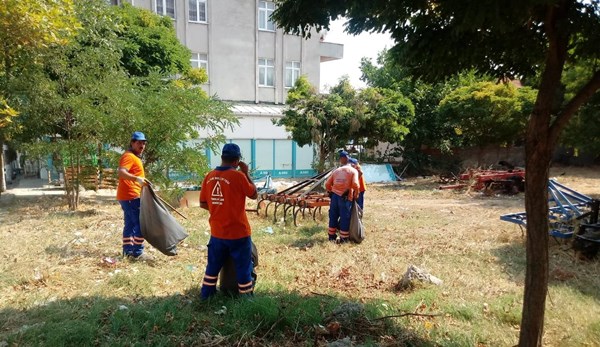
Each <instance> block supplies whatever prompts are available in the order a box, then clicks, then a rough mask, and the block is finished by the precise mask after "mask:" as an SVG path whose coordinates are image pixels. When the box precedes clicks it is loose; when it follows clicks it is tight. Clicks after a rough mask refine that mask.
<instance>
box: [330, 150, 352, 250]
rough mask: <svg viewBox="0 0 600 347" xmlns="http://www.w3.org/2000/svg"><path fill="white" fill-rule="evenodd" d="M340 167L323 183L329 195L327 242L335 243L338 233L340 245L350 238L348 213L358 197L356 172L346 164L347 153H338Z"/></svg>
mask: <svg viewBox="0 0 600 347" xmlns="http://www.w3.org/2000/svg"><path fill="white" fill-rule="evenodd" d="M339 156H340V164H341V166H340V167H339V168H337V169H335V170H334V171H333V173H332V174H331V175H330V176H329V178H327V181H326V182H325V189H327V191H328V192H329V193H330V194H329V195H330V197H331V202H330V204H329V229H328V234H329V241H336V239H337V230H339V231H340V243H345V242H348V240H349V239H348V237H349V236H350V212H351V210H352V201H353V200H355V199H356V198H357V197H358V190H359V184H358V171H356V169H355V168H353V167H352V166H351V165H350V163H349V162H348V152H346V151H340V152H339Z"/></svg>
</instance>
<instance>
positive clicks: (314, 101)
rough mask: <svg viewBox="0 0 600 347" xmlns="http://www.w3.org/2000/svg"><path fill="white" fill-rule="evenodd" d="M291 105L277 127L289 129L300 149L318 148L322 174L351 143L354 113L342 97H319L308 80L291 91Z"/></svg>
mask: <svg viewBox="0 0 600 347" xmlns="http://www.w3.org/2000/svg"><path fill="white" fill-rule="evenodd" d="M342 83H343V82H342ZM342 83H340V84H342ZM336 87H340V88H341V86H340V85H338V86H336ZM287 103H288V105H289V107H288V109H287V110H286V111H285V113H284V116H283V117H282V118H281V119H279V120H278V121H277V125H280V126H281V125H282V126H285V128H286V130H287V131H289V132H291V133H292V138H293V139H294V141H296V142H298V145H300V146H304V145H307V144H314V145H315V147H316V148H317V150H318V154H319V163H318V165H317V168H318V170H322V169H323V168H324V167H325V161H326V160H327V159H328V158H330V154H331V153H332V152H333V151H335V149H336V148H339V147H341V146H343V145H344V144H345V143H346V142H347V140H348V133H349V131H350V115H351V112H352V110H351V109H350V108H348V107H347V106H346V105H345V104H344V100H343V99H342V97H341V96H340V95H338V94H335V93H332V94H330V95H320V94H318V93H317V91H316V90H315V88H314V87H312V86H311V85H310V83H308V81H307V79H306V77H304V76H302V77H300V78H299V79H298V81H296V85H295V86H294V87H293V88H292V89H290V90H289V92H288V100H287Z"/></svg>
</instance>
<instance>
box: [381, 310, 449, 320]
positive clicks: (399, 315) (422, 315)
mask: <svg viewBox="0 0 600 347" xmlns="http://www.w3.org/2000/svg"><path fill="white" fill-rule="evenodd" d="M441 315H442V314H441V313H435V314H429V313H412V312H407V313H402V314H397V315H393V316H383V317H379V318H375V319H373V320H374V321H376V320H382V319H387V318H400V317H406V316H417V317H439V316H441Z"/></svg>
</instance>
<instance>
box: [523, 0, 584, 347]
mask: <svg viewBox="0 0 600 347" xmlns="http://www.w3.org/2000/svg"><path fill="white" fill-rule="evenodd" d="M570 1H571V0H559V2H558V3H557V4H555V5H550V6H548V8H547V12H546V20H545V23H544V30H545V32H546V35H547V37H548V50H547V51H546V59H545V64H544V70H543V72H542V76H541V77H542V78H541V81H540V85H539V90H538V95H537V98H536V101H535V106H534V108H533V112H532V115H531V117H530V118H529V123H528V125H527V140H526V148H525V159H526V164H525V170H526V174H525V211H526V212H527V246H526V249H527V255H526V258H527V269H526V273H525V294H524V297H523V315H522V316H521V332H520V336H519V346H521V347H541V346H542V339H543V337H544V313H545V309H546V295H547V293H548V238H549V237H548V176H549V169H550V158H551V153H552V150H553V148H554V145H555V143H554V141H553V136H551V134H552V132H553V130H554V129H553V128H551V118H552V115H553V114H557V113H558V110H557V109H555V108H554V107H555V103H554V100H555V98H556V96H557V92H558V91H559V88H560V82H561V75H562V71H563V68H564V65H565V60H566V56H567V45H568V42H569V35H568V32H567V29H566V28H567V26H566V25H565V24H566V18H567V13H568V7H569V5H570ZM570 116H572V115H569V117H570Z"/></svg>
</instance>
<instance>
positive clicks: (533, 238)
mask: <svg viewBox="0 0 600 347" xmlns="http://www.w3.org/2000/svg"><path fill="white" fill-rule="evenodd" d="M549 119H550V117H549V115H544V114H537V115H536V114H534V115H533V116H532V117H531V119H530V121H529V126H528V131H527V146H526V150H525V151H526V152H525V153H526V158H527V163H526V175H525V187H526V189H525V210H526V212H527V246H526V249H527V256H526V257H527V270H526V275H525V294H524V300H523V315H522V320H521V336H520V340H519V346H541V345H542V337H543V335H544V311H545V307H546V294H547V292H548V176H549V173H548V171H549V167H550V153H551V145H550V143H549V136H548V132H549V129H548V125H549Z"/></svg>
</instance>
